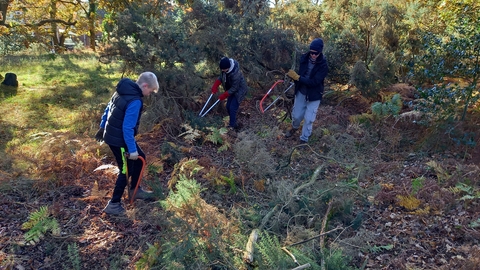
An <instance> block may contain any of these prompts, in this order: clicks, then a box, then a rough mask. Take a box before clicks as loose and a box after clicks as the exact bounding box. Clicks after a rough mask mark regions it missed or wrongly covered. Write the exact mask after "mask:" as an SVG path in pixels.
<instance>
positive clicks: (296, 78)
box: [287, 69, 300, 81]
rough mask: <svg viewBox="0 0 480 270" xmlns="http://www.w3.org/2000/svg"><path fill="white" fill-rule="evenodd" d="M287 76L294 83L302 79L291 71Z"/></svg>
mask: <svg viewBox="0 0 480 270" xmlns="http://www.w3.org/2000/svg"><path fill="white" fill-rule="evenodd" d="M287 76H288V77H290V78H292V79H293V80H294V81H298V79H300V75H298V74H297V73H296V72H295V71H294V70H291V69H290V70H289V71H288V72H287Z"/></svg>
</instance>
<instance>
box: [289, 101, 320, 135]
mask: <svg viewBox="0 0 480 270" xmlns="http://www.w3.org/2000/svg"><path fill="white" fill-rule="evenodd" d="M318 106H320V100H315V101H307V100H306V96H305V95H304V94H302V93H300V92H298V93H297V95H296V96H295V101H294V103H293V110H292V119H293V121H292V127H293V128H296V129H298V128H299V127H300V123H301V122H302V120H304V122H303V128H302V134H301V135H300V140H302V141H305V142H308V138H309V137H310V135H312V126H313V121H315V118H316V116H317V111H318Z"/></svg>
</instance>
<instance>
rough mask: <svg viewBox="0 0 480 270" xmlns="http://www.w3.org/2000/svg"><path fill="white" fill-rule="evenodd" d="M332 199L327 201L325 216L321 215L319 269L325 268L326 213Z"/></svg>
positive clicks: (330, 206)
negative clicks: (320, 259) (320, 261)
mask: <svg viewBox="0 0 480 270" xmlns="http://www.w3.org/2000/svg"><path fill="white" fill-rule="evenodd" d="M332 204H333V199H331V200H330V201H329V202H328V207H327V211H326V212H325V216H323V220H322V230H321V231H320V235H321V236H320V252H321V254H322V258H323V259H322V263H321V265H320V269H322V270H324V269H325V237H324V235H325V228H326V227H327V220H328V215H329V214H330V210H332Z"/></svg>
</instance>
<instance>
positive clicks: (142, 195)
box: [128, 187, 154, 200]
mask: <svg viewBox="0 0 480 270" xmlns="http://www.w3.org/2000/svg"><path fill="white" fill-rule="evenodd" d="M134 191H135V189H130V190H129V191H128V198H132V196H133V192H134ZM136 199H140V200H153V199H154V195H153V192H151V191H146V190H143V188H141V187H139V188H138V189H137V193H136V194H135V200H136Z"/></svg>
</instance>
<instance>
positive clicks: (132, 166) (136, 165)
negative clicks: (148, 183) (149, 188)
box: [109, 144, 145, 203]
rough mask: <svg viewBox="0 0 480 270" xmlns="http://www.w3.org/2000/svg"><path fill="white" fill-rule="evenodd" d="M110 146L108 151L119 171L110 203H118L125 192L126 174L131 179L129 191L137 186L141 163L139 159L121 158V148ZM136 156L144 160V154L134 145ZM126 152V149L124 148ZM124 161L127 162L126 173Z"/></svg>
mask: <svg viewBox="0 0 480 270" xmlns="http://www.w3.org/2000/svg"><path fill="white" fill-rule="evenodd" d="M109 146H110V150H112V153H113V155H114V156H115V159H116V160H117V165H118V169H119V173H118V177H117V182H115V188H114V189H113V194H112V199H111V202H114V203H115V202H120V201H121V200H122V196H123V192H124V191H125V187H126V186H127V181H128V180H127V175H126V174H127V173H128V176H129V177H131V179H132V180H131V182H130V189H134V188H135V186H136V185H137V182H138V178H139V177H140V173H141V171H142V166H143V162H142V161H141V160H140V159H137V160H131V159H127V158H126V157H122V147H116V146H111V145H109ZM136 146H137V151H138V156H141V157H143V158H144V159H145V153H143V151H142V149H141V148H140V147H139V146H138V144H136ZM124 149H125V151H126V148H124ZM124 159H125V160H126V161H127V167H126V168H127V171H125V170H124V168H123V166H124V162H123V161H124Z"/></svg>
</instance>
